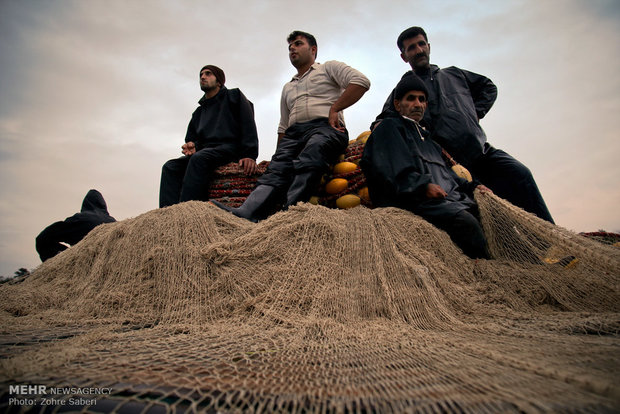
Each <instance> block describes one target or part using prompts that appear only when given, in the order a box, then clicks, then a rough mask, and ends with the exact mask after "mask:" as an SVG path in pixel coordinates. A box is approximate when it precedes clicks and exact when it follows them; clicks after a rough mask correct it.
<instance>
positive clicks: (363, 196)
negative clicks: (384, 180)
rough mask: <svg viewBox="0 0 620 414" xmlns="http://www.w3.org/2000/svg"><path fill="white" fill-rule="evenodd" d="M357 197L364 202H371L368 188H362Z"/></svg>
mask: <svg viewBox="0 0 620 414" xmlns="http://www.w3.org/2000/svg"><path fill="white" fill-rule="evenodd" d="M357 195H358V196H359V197H360V198H361V199H362V200H364V201H370V194H369V193H368V187H362V188H360V190H359V191H358V192H357Z"/></svg>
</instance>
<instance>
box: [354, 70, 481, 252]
mask: <svg viewBox="0 0 620 414" xmlns="http://www.w3.org/2000/svg"><path fill="white" fill-rule="evenodd" d="M427 98H428V92H427V90H426V86H425V85H424V82H422V80H421V79H420V78H418V77H417V76H415V75H413V76H407V77H404V78H403V79H402V80H401V81H400V82H399V83H398V85H397V86H396V89H395V90H394V101H393V106H394V108H395V110H396V112H394V111H388V112H386V113H385V114H384V115H385V116H384V119H383V121H382V122H381V123H380V124H379V125H378V126H377V127H376V128H375V129H374V130H373V132H372V134H371V135H370V137H369V138H368V141H367V142H366V145H365V147H364V154H363V155H362V159H361V161H360V166H361V167H362V170H363V171H364V175H365V176H366V179H367V182H368V190H369V192H370V198H371V199H372V202H373V204H374V205H375V206H377V207H398V208H402V209H405V210H409V211H411V212H413V213H415V214H417V215H419V216H421V217H423V218H424V219H426V220H428V221H429V222H431V223H433V224H434V225H435V226H437V227H439V228H440V229H442V230H444V231H446V232H447V233H448V234H449V235H450V238H451V239H452V240H453V241H454V243H455V244H456V245H458V246H459V247H460V248H461V249H462V250H463V252H464V253H465V254H467V255H468V256H469V257H471V258H474V259H477V258H485V259H487V258H489V253H488V250H487V246H486V239H485V237H484V234H483V232H482V228H481V226H480V223H479V221H478V218H477V217H478V206H477V205H476V202H475V201H474V200H473V191H474V189H475V188H478V189H479V190H480V191H482V192H490V190H489V189H488V188H487V187H485V186H484V185H479V183H477V182H471V183H470V182H468V181H467V180H465V179H463V178H461V177H459V176H457V175H456V174H455V173H454V171H452V169H450V168H448V166H447V165H446V163H445V161H444V159H443V156H442V150H441V147H440V146H439V145H437V143H435V142H433V140H432V139H429V134H428V132H427V131H426V130H425V129H424V128H423V127H422V126H421V125H420V124H419V122H420V121H421V120H422V118H423V116H424V112H425V109H426V104H427Z"/></svg>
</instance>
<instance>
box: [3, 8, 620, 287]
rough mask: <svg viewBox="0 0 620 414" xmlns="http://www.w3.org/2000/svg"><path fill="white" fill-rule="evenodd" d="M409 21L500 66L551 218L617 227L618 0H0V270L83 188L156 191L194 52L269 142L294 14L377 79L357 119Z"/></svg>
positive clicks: (118, 203) (153, 197)
mask: <svg viewBox="0 0 620 414" xmlns="http://www.w3.org/2000/svg"><path fill="white" fill-rule="evenodd" d="M413 25H419V26H422V27H424V28H425V29H426V31H427V33H428V35H429V41H430V43H431V45H432V49H431V52H432V53H431V61H432V62H433V63H435V64H438V65H439V66H443V67H445V66H451V65H455V66H459V67H461V68H465V69H469V70H471V71H474V72H477V73H481V74H484V75H486V76H488V77H490V78H491V79H492V80H493V81H494V82H495V83H496V84H497V86H498V88H499V98H498V100H497V101H496V103H495V106H494V107H493V109H492V110H491V111H490V112H489V114H488V115H487V117H486V118H485V119H484V120H483V121H482V125H483V127H484V128H485V130H486V132H487V135H488V137H489V141H490V142H491V144H493V145H494V146H496V147H498V148H501V149H504V150H506V151H507V152H509V153H510V154H512V155H513V156H515V157H516V158H517V159H519V160H521V161H522V162H523V163H525V164H526V165H527V166H528V167H530V169H531V170H532V171H533V173H534V176H535V178H536V180H537V182H538V184H539V187H540V189H541V191H542V193H543V196H544V197H545V199H546V201H547V204H548V206H549V209H550V211H551V213H552V215H553V216H554V218H555V220H556V222H557V224H558V225H560V226H562V227H565V228H568V229H571V230H575V231H595V230H598V229H605V230H607V231H620V214H619V213H618V210H619V207H618V206H619V205H620V191H619V188H618V181H619V178H620V163H619V162H618V156H619V155H620V140H619V139H618V138H619V133H620V132H619V131H620V52H619V51H620V2H618V1H617V0H587V1H586V0H582V1H577V0H547V1H538V0H521V1H518V0H507V1H481V0H480V1H474V0H471V1H447V0H446V1H441V0H437V1H418V0H410V1H398V0H385V1H377V2H369V1H352V0H340V1H333V0H326V1H325V0H318V1H311V2H306V3H301V2H290V1H280V0H273V1H270V0H263V1H260V2H258V1H257V2H252V1H237V0H230V1H226V2H215V1H211V0H200V1H198V0H196V1H188V0H181V1H179V0H168V1H165V0H125V1H121V0H87V1H84V0H40V1H37V0H0V180H1V181H0V182H1V186H0V275H11V274H13V272H14V271H15V270H17V269H18V268H19V267H27V268H29V269H32V268H34V267H36V266H37V265H38V264H39V260H38V256H37V254H36V252H35V249H34V238H35V237H36V235H37V234H38V233H39V232H40V231H41V230H42V229H43V228H44V227H46V226H47V225H49V224H50V223H52V222H54V221H57V220H62V219H64V218H65V217H67V216H69V215H72V214H73V213H75V212H76V211H78V210H79V208H80V205H81V202H82V198H83V197H84V195H85V194H86V192H87V191H88V190H89V189H90V188H96V189H98V190H100V191H101V192H102V193H103V195H104V197H105V199H106V200H107V202H108V207H109V210H110V213H111V214H112V215H113V216H114V217H116V218H117V219H119V220H120V219H126V218H130V217H135V216H137V215H139V214H141V213H144V212H146V211H149V210H151V209H153V208H156V207H157V202H158V201H157V200H158V191H159V178H160V171H161V165H162V164H163V163H164V162H165V161H166V160H168V159H170V158H173V157H176V156H178V155H180V145H181V144H182V142H183V137H184V134H185V130H186V127H187V122H188V121H189V117H190V114H191V112H192V111H193V110H194V109H195V107H196V106H197V100H198V99H199V98H200V95H201V93H200V90H199V89H198V70H199V69H200V67H202V66H203V65H205V64H209V63H210V64H215V65H218V66H220V67H221V68H222V69H224V71H225V72H226V78H227V82H226V85H227V86H228V87H231V88H232V87H239V88H240V89H241V90H242V91H243V92H244V93H245V95H246V96H247V97H248V98H249V99H250V100H252V101H253V102H254V105H255V109H256V123H257V127H258V132H259V138H260V156H259V159H260V160H263V159H270V157H271V154H272V153H273V151H274V149H275V142H276V128H277V123H278V119H279V113H278V111H279V96H280V92H281V88H282V85H283V84H284V83H285V82H286V81H288V80H289V79H290V77H291V76H292V74H293V73H294V69H293V68H292V66H291V65H290V63H289V61H288V57H287V44H286V41H285V39H286V36H287V34H288V33H289V32H291V31H292V30H295V29H299V30H305V31H308V32H311V33H313V34H314V35H315V36H316V37H317V40H318V43H319V51H318V60H319V61H321V62H324V61H326V60H332V59H335V60H341V61H344V62H346V63H348V64H349V65H351V66H353V67H355V68H357V69H359V70H361V71H362V72H363V73H365V74H366V75H367V76H368V77H369V78H370V79H371V81H372V86H371V89H370V91H369V92H368V93H367V94H366V95H365V96H364V97H363V98H362V100H361V101H360V102H359V103H358V104H357V105H355V106H354V107H352V108H349V109H348V110H346V111H345V119H346V120H347V126H348V129H349V132H350V134H351V136H352V137H355V136H357V135H358V134H359V133H361V132H363V131H364V130H366V129H367V128H368V124H369V123H370V121H371V120H372V119H374V117H375V115H376V114H377V113H378V112H379V110H380V108H381V106H382V104H383V102H384V100H385V98H386V96H387V95H388V93H389V91H390V90H391V89H392V87H393V86H394V85H395V84H396V82H397V81H398V79H399V78H400V76H401V75H402V73H404V72H405V71H406V70H407V69H408V67H407V66H406V65H405V63H403V62H402V61H401V59H400V57H399V55H398V50H397V48H396V45H395V40H396V37H397V36H398V34H399V33H400V32H401V31H402V30H403V29H405V28H407V27H409V26H413Z"/></svg>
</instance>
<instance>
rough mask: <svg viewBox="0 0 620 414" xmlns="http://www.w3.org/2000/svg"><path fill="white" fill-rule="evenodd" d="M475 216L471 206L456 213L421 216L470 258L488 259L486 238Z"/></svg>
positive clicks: (476, 214)
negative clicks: (443, 232) (441, 231)
mask: <svg viewBox="0 0 620 414" xmlns="http://www.w3.org/2000/svg"><path fill="white" fill-rule="evenodd" d="M477 216H478V211H477V209H474V208H472V209H470V210H461V211H460V212H459V213H457V214H456V215H449V216H433V217H424V216H422V217H424V218H425V219H426V220H428V221H430V222H431V223H433V225H435V226H436V227H439V228H440V229H442V230H443V231H445V232H446V233H448V235H449V236H450V238H451V239H452V241H453V242H454V244H456V245H457V246H459V247H460V248H461V250H463V253H465V254H466V255H467V256H469V257H470V258H472V259H489V258H490V257H491V256H490V254H489V250H488V248H487V240H486V238H485V237H484V232H483V231H482V226H481V225H480V221H478V218H477Z"/></svg>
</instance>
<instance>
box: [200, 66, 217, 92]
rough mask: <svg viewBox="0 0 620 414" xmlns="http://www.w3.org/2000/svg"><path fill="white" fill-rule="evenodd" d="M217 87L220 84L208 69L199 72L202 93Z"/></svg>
mask: <svg viewBox="0 0 620 414" xmlns="http://www.w3.org/2000/svg"><path fill="white" fill-rule="evenodd" d="M219 86H220V83H219V82H218V81H217V79H216V78H215V75H214V74H213V72H211V71H210V70H209V69H203V70H202V71H201V72H200V89H202V91H203V92H208V91H212V90H214V89H215V88H217V87H219Z"/></svg>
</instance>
